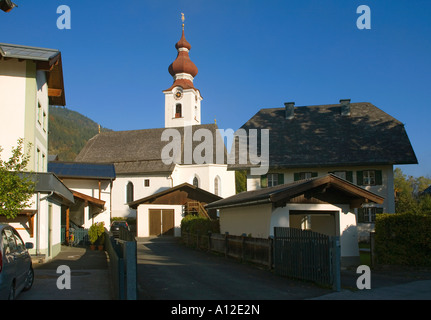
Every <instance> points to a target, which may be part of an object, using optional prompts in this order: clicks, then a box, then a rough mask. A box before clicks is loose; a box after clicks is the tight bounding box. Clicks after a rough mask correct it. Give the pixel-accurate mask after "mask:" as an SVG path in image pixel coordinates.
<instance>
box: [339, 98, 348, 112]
mask: <svg viewBox="0 0 431 320" xmlns="http://www.w3.org/2000/svg"><path fill="white" fill-rule="evenodd" d="M340 104H341V115H342V116H350V99H341V100H340Z"/></svg>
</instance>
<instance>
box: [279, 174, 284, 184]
mask: <svg viewBox="0 0 431 320" xmlns="http://www.w3.org/2000/svg"><path fill="white" fill-rule="evenodd" d="M278 184H284V173H279V174H278Z"/></svg>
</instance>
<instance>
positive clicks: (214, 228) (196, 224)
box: [181, 215, 220, 234]
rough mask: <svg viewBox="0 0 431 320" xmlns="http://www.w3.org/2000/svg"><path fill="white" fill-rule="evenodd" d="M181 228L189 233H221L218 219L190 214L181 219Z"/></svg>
mask: <svg viewBox="0 0 431 320" xmlns="http://www.w3.org/2000/svg"><path fill="white" fill-rule="evenodd" d="M181 230H182V231H184V232H187V233H194V234H207V233H208V231H210V232H212V233H220V223H219V221H218V220H210V219H208V218H204V217H199V216H194V215H188V216H186V217H184V218H183V219H182V220H181Z"/></svg>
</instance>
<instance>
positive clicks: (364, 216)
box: [358, 207, 383, 222]
mask: <svg viewBox="0 0 431 320" xmlns="http://www.w3.org/2000/svg"><path fill="white" fill-rule="evenodd" d="M379 213H383V208H377V207H366V208H359V209H358V222H375V221H376V214H379Z"/></svg>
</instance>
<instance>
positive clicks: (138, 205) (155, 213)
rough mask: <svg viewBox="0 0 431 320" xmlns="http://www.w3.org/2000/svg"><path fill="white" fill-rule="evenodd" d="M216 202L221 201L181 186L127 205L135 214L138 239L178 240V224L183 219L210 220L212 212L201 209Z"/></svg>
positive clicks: (210, 194) (198, 189) (179, 231)
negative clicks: (196, 215) (166, 238)
mask: <svg viewBox="0 0 431 320" xmlns="http://www.w3.org/2000/svg"><path fill="white" fill-rule="evenodd" d="M220 199H222V198H221V197H219V196H217V195H215V194H212V193H210V192H208V191H205V190H203V189H200V188H198V187H196V186H193V185H191V184H188V183H183V184H180V185H178V186H175V187H172V188H169V189H166V190H163V191H160V192H158V193H155V194H153V195H151V196H148V197H145V198H142V199H139V200H136V201H133V202H130V203H129V206H130V208H132V209H135V210H136V227H137V236H138V237H159V236H174V237H180V236H181V220H182V219H183V218H184V216H185V215H187V214H199V215H202V216H206V217H208V216H211V217H213V218H214V217H215V216H216V214H217V213H216V211H215V210H209V211H208V212H207V211H206V210H205V209H203V208H204V206H205V205H206V204H208V203H211V202H213V201H217V200H220ZM192 204H193V205H192ZM196 208H198V209H196ZM200 208H202V209H203V210H204V211H201V209H200ZM193 209H196V210H193Z"/></svg>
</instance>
